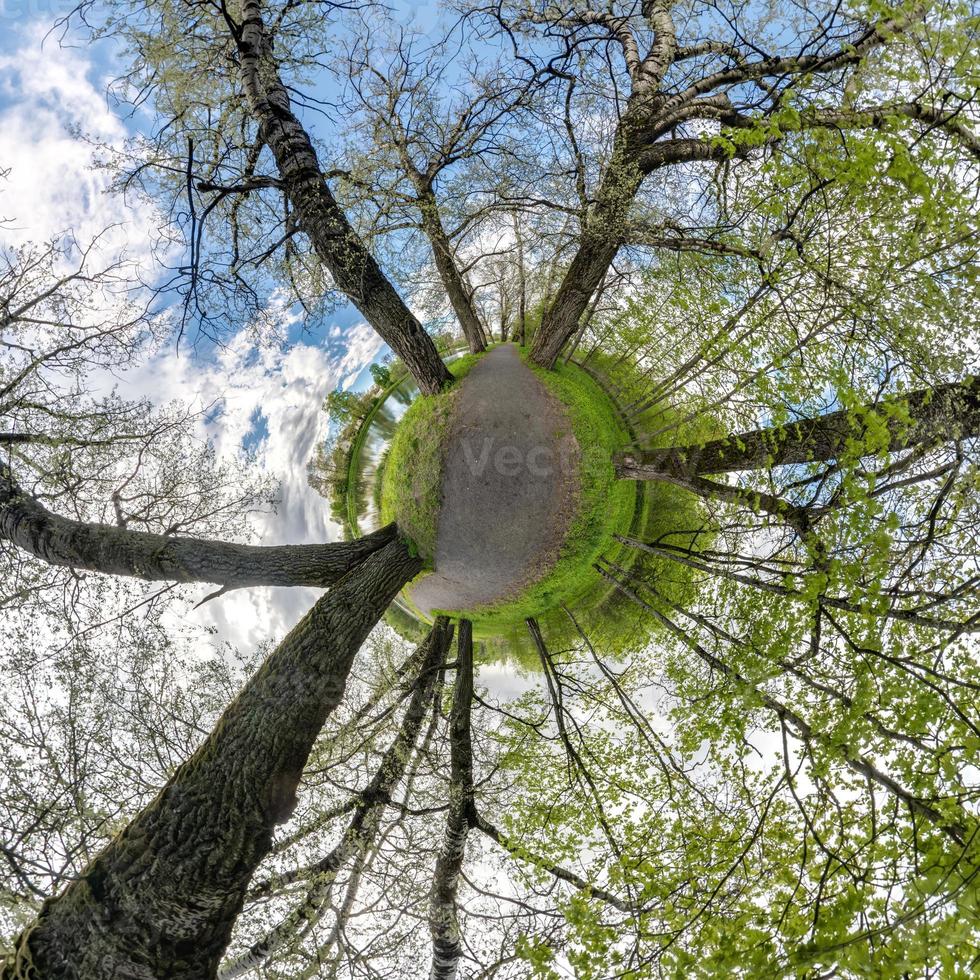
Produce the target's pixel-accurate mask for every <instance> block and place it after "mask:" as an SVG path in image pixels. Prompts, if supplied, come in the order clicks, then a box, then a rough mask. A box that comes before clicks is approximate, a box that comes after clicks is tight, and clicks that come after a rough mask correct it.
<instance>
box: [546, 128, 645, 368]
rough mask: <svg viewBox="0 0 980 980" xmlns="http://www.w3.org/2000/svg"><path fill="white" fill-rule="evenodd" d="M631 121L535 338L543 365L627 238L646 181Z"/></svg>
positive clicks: (622, 132) (571, 330)
mask: <svg viewBox="0 0 980 980" xmlns="http://www.w3.org/2000/svg"><path fill="white" fill-rule="evenodd" d="M629 126H630V124H629V123H628V122H627V121H625V120H624V122H623V123H622V124H621V128H620V132H619V133H618V134H617V138H616V146H615V147H614V149H613V156H612V160H611V162H610V164H609V168H608V170H607V171H606V174H605V175H604V177H603V179H602V185H601V186H600V188H599V191H598V193H597V195H596V203H595V206H594V210H593V212H592V213H591V214H590V215H588V216H587V218H586V219H585V223H584V226H583V230H582V239H581V243H580V245H579V248H578V251H577V252H576V253H575V256H574V258H573V259H572V262H571V264H570V265H569V267H568V270H567V271H566V272H565V277H564V279H562V283H561V285H560V286H559V287H558V292H557V294H556V295H555V298H554V301H553V302H552V303H551V304H550V306H549V307H548V309H547V311H546V312H545V314H544V316H543V317H542V319H541V326H540V327H539V328H538V332H537V333H536V334H535V336H534V343H532V344H531V354H530V359H531V360H532V361H533V362H534V363H535V364H537V365H540V366H541V367H545V368H553V367H554V366H555V361H557V360H558V356H559V354H561V352H562V348H563V347H564V346H565V344H566V343H568V340H569V338H570V337H571V336H572V335H573V334H574V333H575V331H576V330H577V329H578V327H579V323H580V322H581V320H582V317H583V316H584V315H585V311H586V309H587V308H588V305H589V301H590V300H591V299H592V297H593V295H594V294H595V292H596V290H597V289H598V288H599V286H600V285H601V283H602V281H603V279H605V277H606V273H607V272H608V271H609V266H610V265H612V262H613V259H615V258H616V253H617V252H618V251H619V247H620V245H621V244H622V242H623V237H624V234H625V228H626V224H627V218H628V215H629V209H630V206H631V205H632V203H633V199H634V198H635V197H636V194H637V191H639V189H640V184H641V183H642V182H643V174H642V172H641V171H640V169H639V168H638V167H637V166H636V165H635V164H634V163H633V162H632V158H633V157H634V156H635V153H636V150H635V148H634V147H632V146H631V141H630V139H629V137H628V136H627V135H625V134H626V133H627V132H628V131H629Z"/></svg>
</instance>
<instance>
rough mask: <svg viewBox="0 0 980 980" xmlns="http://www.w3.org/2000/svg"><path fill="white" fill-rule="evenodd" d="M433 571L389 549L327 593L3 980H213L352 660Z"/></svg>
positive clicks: (53, 905)
mask: <svg viewBox="0 0 980 980" xmlns="http://www.w3.org/2000/svg"><path fill="white" fill-rule="evenodd" d="M421 564H422V563H421V561H420V560H419V559H418V558H413V557H412V556H411V555H410V554H409V553H408V550H407V549H406V547H405V546H404V545H403V544H402V543H401V542H400V541H398V540H394V541H391V542H389V543H388V544H387V545H385V546H384V547H383V548H382V549H380V550H379V551H377V552H375V553H374V554H372V555H370V556H369V557H368V558H367V559H366V560H365V561H364V562H363V563H362V564H361V565H359V566H358V567H357V568H356V569H355V570H354V571H353V572H351V573H350V574H349V575H348V576H347V577H346V578H344V579H343V580H342V581H341V582H340V583H338V584H337V585H336V586H335V587H334V588H333V589H332V590H331V591H330V592H329V593H327V594H326V595H325V596H324V597H323V598H321V599H320V600H319V602H317V604H316V605H315V606H314V607H313V608H312V609H311V610H310V612H309V613H307V615H306V616H305V617H304V618H303V619H302V620H301V621H300V623H299V624H298V625H297V626H296V627H295V628H294V629H293V630H292V632H291V633H290V634H289V635H288V636H287V637H286V638H285V639H284V640H283V641H282V643H281V644H280V645H279V646H278V648H277V649H276V650H275V651H274V652H273V653H272V654H271V656H270V657H269V658H268V659H267V660H266V661H265V663H264V664H263V665H262V666H261V667H260V668H259V670H258V671H257V672H256V673H255V675H254V676H253V677H252V679H251V680H250V681H249V682H248V684H247V685H246V686H245V688H244V689H243V690H242V692H241V693H240V694H239V695H238V697H237V698H236V699H235V700H234V701H233V702H232V704H231V705H230V706H229V707H228V708H227V710H226V711H225V712H224V714H223V715H222V716H221V718H220V719H219V720H218V722H217V724H216V725H215V727H214V729H213V731H212V732H211V734H210V735H209V736H208V738H207V739H206V740H205V742H204V744H203V745H201V747H200V748H199V749H198V750H197V751H196V752H195V753H194V754H193V755H192V756H191V758H190V759H188V760H187V761H186V762H185V763H183V765H181V766H180V767H179V768H178V769H177V771H176V772H175V773H174V775H173V776H172V777H171V779H170V781H169V782H168V783H167V785H166V786H165V787H164V789H163V790H162V791H161V792H160V794H159V796H157V798H156V799H155V800H154V801H153V802H152V803H150V804H149V806H147V807H146V809H145V810H144V811H143V812H142V813H141V814H140V815H139V816H138V817H136V818H135V819H134V820H133V821H132V823H131V824H130V825H129V826H128V827H127V828H126V829H125V830H124V831H123V832H122V833H121V834H120V835H119V836H118V837H116V838H115V839H114V840H113V841H112V842H111V843H110V844H109V845H108V846H107V847H106V848H105V850H104V851H103V852H102V853H101V854H100V855H99V856H98V857H97V858H95V860H94V861H93V862H92V863H91V864H90V865H89V866H88V868H86V869H85V871H83V872H82V874H81V875H80V876H79V877H78V878H77V879H76V880H75V881H74V882H73V883H72V884H70V885H69V886H68V887H67V888H66V889H65V890H64V891H63V892H61V893H60V894H59V895H57V896H55V897H54V898H52V899H49V900H48V901H47V902H46V903H45V904H44V906H43V908H42V909H41V912H40V914H39V915H38V918H37V919H36V921H35V922H34V923H33V925H31V926H30V927H28V928H27V929H26V930H25V932H24V933H23V934H22V935H21V937H20V939H19V940H18V942H17V945H16V949H15V951H14V953H13V954H11V956H10V957H9V958H8V961H7V963H6V964H5V966H4V969H3V972H2V975H0V976H2V978H3V980H28V978H30V980H110V978H111V980H144V978H145V980H150V978H153V980H162V978H167V980H201V978H204V977H210V976H213V975H214V972H215V970H216V969H217V966H218V962H219V960H220V958H221V954H222V952H223V950H224V948H225V946H226V945H227V943H228V939H229V936H230V934H231V929H232V925H233V923H234V921H235V918H236V916H237V915H238V913H239V912H240V910H241V908H242V903H243V900H244V896H245V890H246V888H247V886H248V882H249V879H250V878H251V876H252V873H253V871H254V870H255V867H256V866H257V865H258V863H259V861H261V859H262V858H263V856H264V855H265V854H266V853H267V852H268V850H269V847H270V843H271V838H272V831H273V828H274V827H275V826H276V825H277V824H280V823H282V822H283V821H285V820H286V819H288V817H289V815H290V813H291V812H292V810H293V807H294V806H295V804H296V790H297V785H298V783H299V780H300V777H301V775H302V772H303V768H304V766H305V764H306V760H307V758H308V756H309V753H310V749H311V747H312V745H313V742H314V740H315V739H316V737H317V735H318V734H319V732H320V729H321V728H322V726H323V723H324V721H325V720H326V718H327V716H328V715H329V714H330V713H331V711H333V709H334V708H335V707H336V706H337V704H338V703H339V702H340V700H341V697H342V696H343V693H344V687H345V685H346V682H347V676H348V673H349V672H350V668H351V664H352V662H353V660H354V655H355V654H356V653H357V651H358V649H359V648H360V646H361V644H362V643H363V641H364V639H365V637H366V636H367V634H368V633H369V632H370V630H371V628H372V627H373V626H374V625H375V624H376V623H377V621H378V620H379V619H380V617H381V615H382V614H383V613H384V611H385V609H386V608H387V606H388V604H389V603H390V602H391V600H392V599H393V598H394V597H395V595H396V594H397V592H398V590H399V589H401V588H402V586H404V584H405V583H406V582H408V581H409V580H410V579H411V578H412V577H413V576H414V575H415V574H417V572H418V571H419V569H420V568H421Z"/></svg>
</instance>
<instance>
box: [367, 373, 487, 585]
mask: <svg viewBox="0 0 980 980" xmlns="http://www.w3.org/2000/svg"><path fill="white" fill-rule="evenodd" d="M481 356H482V355H480V354H466V355H464V356H463V357H460V358H457V359H456V360H455V361H452V362H451V363H450V364H449V365H448V367H449V370H450V371H451V372H452V374H453V375H454V376H455V377H456V378H457V379H458V380H461V379H462V378H464V377H466V375H467V374H468V373H469V372H470V371H471V370H472V368H473V366H474V365H475V364H476V362H477V361H478V360H479V359H480V357H481ZM456 395H457V391H456V390H455V389H453V388H450V389H449V391H445V392H443V393H442V394H439V395H420V396H419V397H418V398H416V399H415V401H414V402H412V404H411V405H410V406H409V409H408V411H407V412H406V413H405V415H404V417H403V418H402V420H401V422H399V423H398V428H397V429H396V430H395V436H394V439H392V441H391V447H390V449H389V451H388V456H387V460H386V462H385V467H384V473H383V474H382V479H381V522H382V524H388V523H389V522H391V521H397V522H398V526H399V528H401V530H402V533H403V534H405V535H406V536H407V537H408V538H409V539H410V540H411V541H412V542H413V543H414V545H415V547H416V548H417V549H418V552H419V554H420V555H421V556H422V557H423V558H424V559H425V562H426V566H427V567H430V566H431V561H432V555H433V553H434V552H435V544H436V532H437V530H438V523H439V507H440V505H441V503H442V466H443V453H444V451H445V445H446V436H447V434H448V432H449V427H450V425H451V424H452V420H453V409H454V405H455V402H456Z"/></svg>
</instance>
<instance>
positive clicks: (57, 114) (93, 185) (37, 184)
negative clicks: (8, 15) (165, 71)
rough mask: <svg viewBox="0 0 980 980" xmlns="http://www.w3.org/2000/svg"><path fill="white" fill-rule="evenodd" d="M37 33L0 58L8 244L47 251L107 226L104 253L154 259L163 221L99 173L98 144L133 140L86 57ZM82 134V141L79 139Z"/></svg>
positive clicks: (0, 192)
mask: <svg viewBox="0 0 980 980" xmlns="http://www.w3.org/2000/svg"><path fill="white" fill-rule="evenodd" d="M46 30H47V26H46V25H43V24H40V23H34V24H32V25H29V26H28V27H27V28H25V29H24V30H22V31H19V32H17V33H16V34H14V35H13V37H14V38H15V43H16V48H15V49H14V50H10V47H11V46H10V41H9V36H8V39H7V51H6V52H5V53H3V54H0V80H2V81H0V166H2V167H3V168H5V169H6V168H9V174H8V176H7V178H6V179H5V180H3V181H0V216H2V217H3V218H6V219H9V224H6V225H5V226H4V227H3V229H2V233H0V235H2V238H3V239H4V240H5V241H6V242H7V243H9V244H12V245H18V244H21V243H23V242H25V241H31V240H33V241H41V240H46V239H48V238H51V237H53V236H55V235H58V234H60V233H62V232H66V231H72V232H74V233H75V236H76V237H77V238H78V240H79V241H80V242H82V243H88V242H89V241H91V240H93V239H94V238H95V237H96V236H98V235H99V234H100V233H102V232H103V231H104V230H105V229H107V228H109V227H110V226H115V227H113V228H112V230H111V232H110V233H109V234H108V235H107V236H105V238H104V240H103V242H102V251H104V252H106V253H107V254H112V255H115V254H117V253H118V251H119V250H120V249H126V250H127V251H128V253H129V255H130V256H131V257H133V258H141V259H142V258H144V257H145V258H147V259H148V258H149V244H150V243H151V242H152V241H153V240H154V239H155V238H156V236H157V235H158V233H159V232H158V230H159V228H160V224H161V222H160V219H159V216H158V215H157V214H156V213H155V212H154V210H153V209H152V208H151V207H150V206H149V205H147V204H145V203H141V202H137V201H133V200H132V199H130V200H124V199H123V198H122V197H121V196H119V195H115V194H110V193H108V191H107V188H108V185H109V176H108V174H107V173H105V172H104V171H102V170H98V169H96V168H95V167H94V166H93V164H94V161H95V158H96V156H97V154H98V150H97V146H96V144H99V143H102V144H109V145H112V146H114V147H119V146H121V145H122V143H123V141H124V140H125V138H126V136H127V133H126V129H125V127H124V126H123V124H122V122H121V120H120V119H119V118H118V117H117V116H116V115H115V114H114V113H113V112H112V111H111V110H110V109H109V107H108V105H107V103H106V98H105V93H104V83H103V82H102V80H99V79H93V63H92V61H91V60H90V58H89V57H88V56H87V54H88V52H87V51H86V49H75V48H69V47H59V46H58V44H57V41H56V39H55V38H53V37H49V38H47V39H46V40H45V32H46ZM76 130H80V131H81V133H82V134H84V135H85V137H86V138H85V139H81V138H79V136H78V134H77V133H76V132H75V131H76Z"/></svg>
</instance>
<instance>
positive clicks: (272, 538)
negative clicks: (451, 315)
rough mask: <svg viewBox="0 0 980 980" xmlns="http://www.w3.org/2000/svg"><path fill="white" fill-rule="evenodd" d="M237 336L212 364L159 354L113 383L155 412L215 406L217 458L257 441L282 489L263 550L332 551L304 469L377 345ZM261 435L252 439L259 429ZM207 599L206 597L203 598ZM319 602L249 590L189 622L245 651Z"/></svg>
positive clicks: (331, 526) (360, 331)
mask: <svg viewBox="0 0 980 980" xmlns="http://www.w3.org/2000/svg"><path fill="white" fill-rule="evenodd" d="M253 337H254V334H252V333H251V332H250V331H249V330H247V329H245V330H242V331H241V332H240V333H239V334H238V335H237V336H236V337H235V338H233V339H232V340H231V341H230V342H229V343H228V344H227V345H226V346H225V347H223V348H222V349H220V350H219V351H218V352H216V354H215V356H214V357H213V358H211V359H204V358H202V357H200V356H196V355H193V354H192V355H180V356H178V355H177V354H175V353H174V352H173V350H172V349H168V350H165V351H162V352H160V353H159V354H158V355H157V356H156V357H154V358H152V359H151V360H150V361H148V362H147V363H146V364H144V365H143V366H142V367H140V368H139V369H137V370H135V371H132V372H129V373H128V374H126V375H124V376H122V378H120V379H113V380H114V381H115V380H118V381H119V382H120V387H119V391H120V393H121V394H123V395H124V396H126V397H133V398H138V397H149V398H150V399H151V400H154V401H156V402H158V403H163V402H166V401H169V400H170V399H173V398H178V399H180V400H181V401H183V402H185V403H190V404H192V405H197V406H202V405H208V404H211V403H216V407H217V408H220V411H216V412H215V413H214V415H213V418H212V420H211V421H210V422H209V423H207V424H206V425H204V424H202V431H201V435H202V436H207V437H209V438H210V439H211V440H212V441H213V443H214V445H215V448H216V450H217V452H218V454H219V455H225V456H233V455H235V454H237V453H238V452H240V450H241V448H242V446H243V444H245V442H246V439H248V438H249V437H250V436H252V440H253V441H254V437H255V433H256V432H257V431H258V432H260V433H261V434H262V438H260V439H259V440H258V441H254V442H253V443H252V444H251V448H252V450H253V451H254V453H255V455H256V462H257V465H258V466H259V467H261V468H262V469H263V470H264V471H265V472H266V473H267V474H269V475H271V476H273V477H274V478H275V479H277V480H278V481H279V482H280V505H279V508H278V510H277V512H276V513H275V514H268V515H264V516H262V517H261V518H260V519H259V520H258V521H257V522H256V523H257V525H258V531H259V536H258V541H259V542H260V543H262V544H304V543H312V542H322V541H334V540H338V539H339V538H340V537H341V528H340V526H339V525H337V524H336V523H335V522H334V521H332V520H331V519H330V509H329V504H328V503H327V501H326V500H324V499H323V498H322V497H321V496H320V495H319V494H317V493H316V492H315V491H314V490H312V489H311V488H310V486H309V484H308V483H307V478H306V464H307V462H308V461H309V459H310V457H311V456H312V454H313V450H314V447H315V446H316V444H317V442H318V441H319V440H321V439H323V438H324V437H325V436H326V429H327V418H326V415H325V413H324V412H323V402H324V400H325V398H326V396H327V394H328V393H329V392H330V391H332V390H333V389H334V388H336V387H338V386H343V385H347V384H349V383H351V381H352V380H353V378H355V377H356V376H357V375H358V374H359V373H360V372H361V371H362V370H363V369H364V367H365V365H367V364H368V363H370V361H371V360H372V359H373V358H374V356H375V355H376V354H377V352H378V350H379V349H380V347H381V344H382V342H381V340H380V338H379V337H378V336H377V335H376V334H375V333H374V331H373V330H371V329H370V327H368V326H367V325H366V324H358V325H356V326H354V327H352V328H350V329H349V330H348V331H347V337H348V343H347V344H345V347H344V349H343V350H342V351H341V352H340V353H338V354H337V355H335V356H332V355H331V354H330V353H329V352H328V351H327V350H325V349H324V348H322V347H319V346H313V345H311V344H306V343H294V344H293V345H291V346H289V347H287V348H278V347H276V348H273V347H269V346H256V345H255V344H254V343H253ZM257 425H258V426H259V428H258V429H257V428H256V426H257ZM205 594H206V592H205V591H202V597H203V595H205ZM314 597H315V593H314V592H313V591H312V590H306V589H302V590H297V589H251V590H248V591H243V592H234V593H231V594H229V595H227V596H222V597H221V598H220V599H216V600H213V601H212V602H209V603H207V604H206V605H205V606H204V607H202V608H201V610H199V611H198V613H197V614H195V617H196V618H198V619H199V621H200V622H201V623H204V624H206V625H213V626H216V627H217V628H218V630H219V633H220V635H221V636H222V638H223V639H227V640H229V641H231V642H232V643H235V644H237V645H240V646H249V645H252V644H254V643H255V642H257V641H258V640H261V639H264V638H266V637H269V636H274V635H279V636H281V635H282V634H283V633H284V632H285V631H286V630H287V629H289V628H290V627H291V626H292V625H293V623H295V622H296V620H297V619H298V618H299V616H300V615H301V614H302V613H303V612H304V611H305V610H306V609H307V608H309V606H310V605H311V603H312V601H313V599H314Z"/></svg>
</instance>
